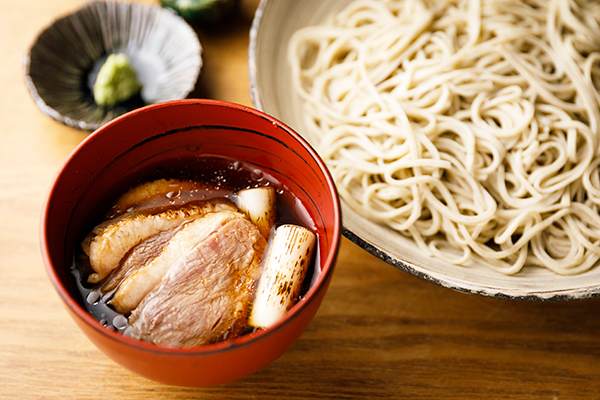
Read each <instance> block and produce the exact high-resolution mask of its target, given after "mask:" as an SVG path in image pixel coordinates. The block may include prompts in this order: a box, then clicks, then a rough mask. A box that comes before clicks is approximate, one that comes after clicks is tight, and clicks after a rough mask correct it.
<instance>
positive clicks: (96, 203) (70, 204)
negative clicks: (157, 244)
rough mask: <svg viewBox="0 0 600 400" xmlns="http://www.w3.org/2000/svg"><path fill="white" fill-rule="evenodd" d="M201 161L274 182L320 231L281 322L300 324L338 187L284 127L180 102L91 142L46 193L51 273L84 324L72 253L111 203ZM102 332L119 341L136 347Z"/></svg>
mask: <svg viewBox="0 0 600 400" xmlns="http://www.w3.org/2000/svg"><path fill="white" fill-rule="evenodd" d="M298 139H299V140H298ZM205 156H221V157H227V158H234V159H238V160H241V161H243V162H245V163H247V164H252V165H254V166H256V167H257V168H259V169H261V170H262V171H264V172H265V173H267V174H270V175H271V176H273V177H274V178H276V179H277V181H279V182H280V183H281V186H282V188H283V189H284V190H285V191H289V192H291V193H293V194H294V196H295V197H296V198H297V199H298V200H299V201H300V202H301V203H302V204H303V205H304V208H305V209H306V211H307V213H308V214H309V217H310V220H311V221H312V223H313V224H314V226H313V227H312V228H314V229H315V231H316V232H317V234H318V244H319V246H318V249H319V253H318V258H317V265H316V267H315V268H316V271H315V277H314V278H313V281H312V282H313V283H312V286H311V287H310V289H308V292H307V293H306V295H305V296H304V300H303V302H300V303H298V304H297V305H296V306H295V307H294V308H293V309H292V310H291V311H290V312H289V313H288V314H287V315H286V317H285V318H284V319H283V320H282V321H281V322H280V324H285V323H286V321H288V320H290V319H292V318H294V315H295V314H296V313H297V312H300V310H301V309H302V308H303V307H304V306H305V304H306V303H308V302H310V301H311V299H312V297H314V296H315V294H316V292H317V291H320V290H323V289H326V288H325V287H324V286H325V282H326V281H328V279H329V277H330V275H331V273H332V272H333V268H334V264H335V259H336V256H337V251H338V246H339V240H340V236H341V233H340V230H341V216H340V212H339V203H338V198H337V193H336V190H335V186H334V184H333V182H332V180H331V178H330V177H329V175H328V173H327V170H326V169H325V167H324V165H323V164H322V162H321V160H320V159H319V158H318V157H317V156H316V154H315V153H314V151H313V150H312V148H311V147H310V146H308V145H307V144H306V143H305V142H304V141H303V140H302V139H301V138H300V137H299V136H298V135H296V134H295V133H294V132H293V131H291V130H289V128H287V127H286V126H285V125H283V124H281V123H279V122H278V121H276V120H274V119H272V118H271V117H269V116H267V115H264V114H262V113H260V112H257V111H254V110H249V109H248V108H247V107H242V106H237V105H233V104H230V103H224V102H218V101H211V100H182V101H177V102H167V103H161V104H156V105H152V106H147V107H144V108H142V109H139V110H136V111H134V112H132V113H129V114H126V115H124V116H122V117H119V118H117V119H116V120H114V121H112V122H111V123H110V124H108V125H106V126H105V127H103V128H101V129H100V130H98V131H96V132H95V133H93V134H92V135H90V136H89V137H88V138H87V139H86V140H84V141H83V142H82V143H81V144H80V146H79V147H78V148H77V149H75V151H74V152H73V153H72V155H71V156H70V157H69V159H68V160H67V162H66V163H65V165H64V166H63V168H62V170H61V171H59V174H58V176H57V179H56V180H55V182H54V184H53V186H52V188H51V190H50V191H49V194H48V198H47V201H46V205H45V209H44V211H43V214H42V215H43V217H42V218H43V221H42V222H43V223H42V232H41V235H42V246H43V250H44V252H45V255H46V258H47V260H46V262H47V267H48V269H49V275H50V277H51V279H52V280H53V283H54V285H55V286H56V288H57V290H58V292H59V294H60V295H61V296H62V297H63V299H64V300H65V302H66V303H67V305H68V306H69V307H70V308H71V310H72V311H73V312H74V313H75V314H77V315H78V316H79V317H80V318H81V319H82V320H84V321H87V322H88V323H89V324H92V325H94V326H96V327H100V324H99V322H98V321H96V320H94V319H93V318H92V317H91V316H90V315H89V314H88V313H87V312H86V311H85V309H84V308H83V306H82V301H83V299H81V298H79V297H80V295H79V291H78V290H77V287H76V284H75V279H74V277H73V274H72V273H71V270H70V268H71V266H72V265H73V256H74V253H75V250H76V249H75V247H74V246H78V244H79V242H80V240H81V238H82V237H83V235H85V234H86V233H87V232H89V230H90V229H91V228H92V227H93V226H94V225H95V224H96V223H98V222H99V220H98V219H99V217H100V216H101V215H102V212H103V211H104V210H106V206H107V205H108V204H109V202H110V201H112V200H114V198H115V196H116V195H118V194H120V193H122V192H123V190H125V189H126V188H128V187H130V185H131V184H132V183H133V182H135V181H136V180H137V179H139V178H140V177H141V176H153V177H159V176H161V175H163V177H164V174H169V173H170V172H174V170H173V166H174V165H176V166H177V168H176V169H177V171H181V170H185V169H189V171H190V172H192V173H193V171H194V168H195V165H194V163H195V162H196V161H197V159H198V158H199V157H205ZM98 210H103V211H102V212H99V211H98ZM103 331H105V332H104V333H105V334H106V335H109V336H112V337H113V338H114V339H116V340H118V341H121V342H129V343H131V342H135V341H134V340H132V339H129V338H125V337H123V335H120V334H118V333H114V332H112V331H110V330H107V329H104V330H103ZM260 334H261V331H259V332H258V334H257V335H255V336H260ZM240 340H241V341H242V342H243V341H245V340H251V339H243V338H240ZM210 346H213V345H207V346H201V347H199V348H195V349H194V350H193V351H204V350H203V349H204V348H205V347H207V348H209V347H210ZM213 347H215V348H218V347H219V346H218V345H215V346H213ZM174 351H175V350H174Z"/></svg>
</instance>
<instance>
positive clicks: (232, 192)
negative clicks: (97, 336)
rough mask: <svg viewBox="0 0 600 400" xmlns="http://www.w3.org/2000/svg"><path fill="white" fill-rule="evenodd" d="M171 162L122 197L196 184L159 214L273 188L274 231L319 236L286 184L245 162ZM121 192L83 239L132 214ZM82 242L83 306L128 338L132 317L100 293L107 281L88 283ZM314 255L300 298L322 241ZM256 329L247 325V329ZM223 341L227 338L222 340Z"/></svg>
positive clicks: (155, 209) (78, 269)
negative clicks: (296, 229)
mask: <svg viewBox="0 0 600 400" xmlns="http://www.w3.org/2000/svg"><path fill="white" fill-rule="evenodd" d="M168 164H169V165H168V166H160V165H158V166H155V167H153V168H152V170H147V171H139V173H135V174H133V175H135V178H133V179H132V177H129V180H127V182H129V184H122V185H121V186H123V187H125V189H124V190H123V191H122V193H124V192H125V191H127V190H128V189H129V188H131V187H134V186H137V185H139V184H142V183H144V182H150V181H154V180H157V179H178V180H182V181H188V182H190V183H193V185H190V186H194V187H195V188H194V189H193V190H190V191H173V192H170V193H169V194H168V195H167V196H164V197H161V198H159V199H155V200H153V201H151V202H150V203H148V204H145V205H144V207H143V212H147V213H159V212H162V211H166V210H168V209H170V208H179V207H182V206H184V205H186V204H193V203H199V202H204V201H210V200H219V201H221V200H225V201H231V202H234V203H235V199H236V196H237V195H236V193H237V192H238V191H240V190H242V189H248V188H254V187H262V186H272V187H273V188H274V189H275V192H276V197H277V220H276V222H275V227H277V226H279V225H282V224H295V225H300V226H303V227H305V228H308V229H310V230H311V231H312V232H314V233H315V234H317V231H316V229H315V226H314V223H313V221H312V219H311V218H310V215H309V214H308V212H307V210H306V208H305V207H304V205H303V204H302V202H301V201H300V200H299V199H298V198H297V197H296V196H294V194H293V193H291V192H290V191H289V190H288V188H287V187H285V185H284V184H282V183H281V182H279V181H278V180H277V179H276V178H275V177H273V176H272V175H269V174H267V173H266V172H264V171H263V170H261V169H258V168H256V167H254V166H252V165H250V164H246V163H244V162H240V161H237V160H233V159H229V158H223V157H203V158H194V159H180V160H179V161H178V162H177V161H176V162H173V161H169V163H168ZM186 186H187V185H186ZM122 193H119V194H118V195H117V196H115V197H114V198H113V199H111V200H110V201H109V204H107V205H105V206H104V207H99V208H98V209H99V210H104V212H102V213H101V214H100V215H99V216H97V217H96V218H93V226H88V227H87V228H89V229H87V230H86V231H84V232H81V236H80V239H81V240H83V237H85V236H86V235H87V234H88V233H89V232H90V231H91V230H92V228H93V227H94V226H95V225H97V224H98V223H100V222H102V221H104V220H107V219H111V218H114V217H116V216H118V215H120V214H122V213H123V212H126V211H128V210H120V209H117V208H115V204H116V202H117V199H118V198H119V197H120V196H121V194H122ZM81 240H80V241H79V242H78V243H77V244H76V246H74V248H75V254H74V257H73V259H74V262H73V266H72V268H71V271H72V273H73V276H74V278H75V282H76V286H77V290H78V291H79V294H80V302H81V304H82V305H83V306H84V307H85V309H86V310H87V311H88V312H89V313H90V314H91V315H92V316H93V317H94V318H96V319H97V320H98V321H100V323H101V324H102V325H104V326H105V327H106V328H107V329H110V330H114V331H119V332H122V333H125V334H126V333H127V332H126V331H127V329H128V327H129V324H128V322H127V317H126V316H124V315H123V314H120V313H118V312H116V311H115V310H114V309H113V308H112V307H111V306H109V305H108V304H107V303H108V301H109V300H110V296H111V295H112V292H109V293H108V294H107V295H102V293H101V291H100V289H99V288H100V286H101V285H102V283H103V282H104V281H105V280H106V278H105V279H104V280H103V281H102V282H100V283H99V284H96V285H92V284H89V283H88V282H87V277H88V275H89V274H90V273H92V272H93V271H92V269H91V267H90V264H89V259H88V257H87V255H85V254H84V253H83V251H82V249H81V246H80V245H79V243H80V242H81ZM314 254H315V255H314V260H313V262H312V264H311V265H312V266H313V267H312V268H311V269H309V270H308V271H307V274H306V277H305V279H304V282H303V285H302V291H301V295H300V298H302V297H303V296H304V294H305V293H306V292H307V291H308V289H309V288H310V287H311V285H312V283H313V282H314V280H315V279H316V278H317V277H318V276H319V271H318V268H316V267H315V266H317V265H319V249H318V240H317V245H316V247H315V251H314ZM251 330H252V329H251V328H250V327H248V329H247V331H251ZM225 336H227V335H225ZM224 339H226V337H223V340H224Z"/></svg>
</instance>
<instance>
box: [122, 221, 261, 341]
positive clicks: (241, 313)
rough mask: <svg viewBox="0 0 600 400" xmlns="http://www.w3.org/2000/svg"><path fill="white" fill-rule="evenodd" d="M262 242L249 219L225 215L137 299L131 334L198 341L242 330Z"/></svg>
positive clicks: (218, 338)
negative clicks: (146, 292) (147, 291)
mask: <svg viewBox="0 0 600 400" xmlns="http://www.w3.org/2000/svg"><path fill="white" fill-rule="evenodd" d="M219 214H221V213H219ZM204 219H206V217H205V218H202V219H200V220H198V221H197V223H201V221H202V220H204ZM195 223H196V221H195ZM266 245H267V243H266V240H265V238H264V237H263V236H262V235H261V233H260V231H259V230H258V228H257V227H256V226H255V225H254V224H252V223H251V222H250V221H249V220H247V219H246V218H234V219H230V220H229V221H228V222H227V223H225V224H223V225H222V226H221V227H220V229H218V230H217V231H215V232H213V233H212V234H211V235H209V236H208V237H206V238H205V239H204V240H202V241H201V242H200V243H199V244H198V245H197V246H195V247H193V248H191V249H190V250H189V251H187V252H186V254H185V256H184V257H182V258H181V259H179V260H178V261H177V262H176V263H175V264H173V265H172V266H171V267H170V268H169V270H168V272H167V273H166V275H165V277H164V279H163V280H162V281H161V283H160V284H159V285H158V286H157V287H156V288H155V289H154V290H152V291H151V292H150V293H149V294H148V295H147V296H146V297H145V298H144V299H143V300H142V301H141V303H140V304H139V306H138V307H137V308H136V309H135V310H134V311H133V312H132V314H131V316H130V318H129V323H130V325H131V327H132V330H133V332H134V336H136V337H138V338H139V339H141V340H144V341H148V342H151V343H155V344H158V345H163V346H197V345H201V344H206V343H212V342H216V341H219V340H222V339H223V338H224V337H225V336H227V337H228V338H231V337H235V336H238V335H240V334H242V333H243V332H242V330H243V328H244V327H245V325H246V320H247V314H248V312H249V308H250V305H251V302H252V297H253V293H254V287H255V284H256V281H257V280H258V277H259V275H260V268H261V267H260V260H261V258H262V256H263V253H264V251H265V248H266Z"/></svg>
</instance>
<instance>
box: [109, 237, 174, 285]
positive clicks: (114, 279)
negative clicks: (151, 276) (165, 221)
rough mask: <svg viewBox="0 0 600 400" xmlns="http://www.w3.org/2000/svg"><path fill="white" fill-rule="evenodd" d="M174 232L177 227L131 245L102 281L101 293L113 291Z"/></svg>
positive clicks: (155, 252)
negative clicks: (116, 265)
mask: <svg viewBox="0 0 600 400" xmlns="http://www.w3.org/2000/svg"><path fill="white" fill-rule="evenodd" d="M176 232H177V229H171V230H168V231H164V232H160V233H158V234H156V235H154V236H150V237H149V238H148V239H145V240H143V241H142V242H141V243H139V244H138V245H136V246H135V247H133V248H132V249H131V250H130V251H129V253H127V255H126V256H125V257H124V258H123V260H121V263H120V264H119V266H118V267H117V268H115V269H114V270H113V271H112V272H111V273H110V275H109V276H108V277H107V278H106V280H105V281H104V282H103V283H102V286H101V287H100V290H101V291H102V293H103V294H106V293H109V292H111V291H113V290H114V289H116V288H117V287H118V286H119V285H120V284H121V282H122V281H123V280H124V279H125V278H127V277H128V276H129V275H131V274H132V273H134V272H135V271H137V270H139V269H140V268H142V267H144V266H145V265H146V264H148V263H149V262H150V261H152V260H154V259H155V258H156V257H158V255H159V254H160V253H161V252H162V250H163V248H164V247H165V246H166V245H167V243H169V240H170V239H171V238H172V237H173V235H174V234H175V233H176Z"/></svg>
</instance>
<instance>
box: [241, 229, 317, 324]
mask: <svg viewBox="0 0 600 400" xmlns="http://www.w3.org/2000/svg"><path fill="white" fill-rule="evenodd" d="M315 241H316V237H315V234H314V233H312V232H311V231H309V230H308V229H306V228H303V227H301V226H297V225H281V226H280V227H278V228H277V229H276V230H275V234H274V236H273V240H272V242H271V245H270V247H269V251H268V254H267V256H266V258H265V260H264V265H263V271H262V274H261V276H260V279H259V281H258V288H257V290H256V293H255V298H254V303H253V304H252V311H251V313H250V318H249V324H250V325H251V326H254V327H257V328H267V327H269V326H272V325H273V324H275V323H276V322H277V321H279V319H280V318H281V317H283V315H284V314H285V313H286V312H287V311H288V310H289V309H290V308H291V307H292V306H293V305H294V302H295V301H296V299H297V298H298V296H299V294H300V293H299V292H300V289H301V287H302V281H303V280H304V277H305V276H306V270H307V269H308V267H309V264H310V261H311V258H312V253H313V250H314V247H315Z"/></svg>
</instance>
